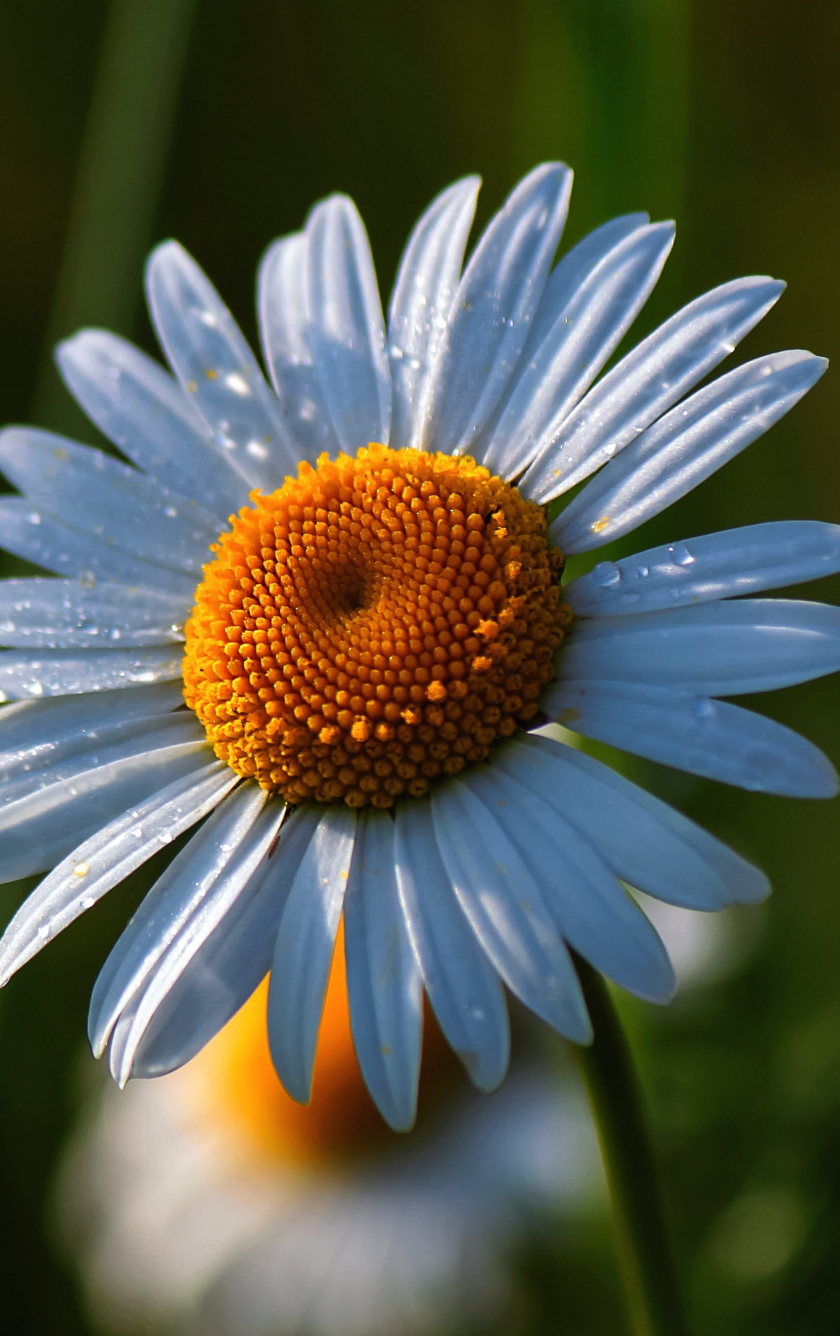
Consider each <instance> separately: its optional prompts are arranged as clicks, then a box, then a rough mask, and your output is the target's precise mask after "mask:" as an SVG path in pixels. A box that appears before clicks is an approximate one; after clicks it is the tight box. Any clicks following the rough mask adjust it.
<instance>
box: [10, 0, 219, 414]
mask: <svg viewBox="0 0 840 1336" xmlns="http://www.w3.org/2000/svg"><path fill="white" fill-rule="evenodd" d="M195 3H196V0H111V7H110V10H109V14H108V19H107V22H106V25H105V32H104V35H103V38H102V50H101V53H100V56H99V62H98V65H97V72H96V79H95V82H94V87H93V92H92V95H91V103H90V109H89V111H88V117H87V124H86V126H85V133H84V139H83V142H82V149H81V156H80V159H79V167H78V171H77V174H76V183H75V186H74V189H73V198H72V201H71V205H70V217H69V221H68V226H67V234H66V237H65V242H64V251H63V254H62V257H61V264H60V266H59V273H58V279H57V282H56V288H55V296H54V299H53V306H52V311H51V313H50V320H49V328H48V337H47V346H46V348H45V350H44V358H43V362H42V365H41V370H40V374H39V378H38V384H37V388H36V392H35V403H34V414H35V417H36V420H38V421H40V422H41V423H42V424H45V425H49V426H52V427H57V428H59V429H61V428H63V429H65V430H71V429H75V428H76V427H77V426H78V425H79V422H80V420H81V419H80V418H79V417H78V415H77V413H76V412H74V409H73V405H72V404H71V402H70V398H69V396H68V395H67V394H66V392H65V391H64V390H63V388H62V386H61V383H60V381H59V379H58V375H57V373H56V370H55V367H54V366H53V363H52V350H53V346H54V344H55V343H56V342H57V341H58V340H59V339H62V338H65V337H66V336H67V335H68V334H72V333H73V332H74V331H75V330H76V329H77V328H78V326H80V325H94V324H95V325H105V326H107V327H108V328H109V329H114V330H117V331H118V332H120V333H122V334H130V333H131V327H132V325H133V323H134V315H135V311H136V308H137V301H138V298H139V294H140V266H141V264H142V262H143V257H144V254H145V251H146V249H147V247H148V245H149V240H150V234H151V231H152V228H153V226H154V217H155V212H156V209H157V202H158V197H159V194H160V187H161V184H162V181H163V173H164V168H165V165H166V155H167V150H168V147H169V140H170V137H171V129H172V122H173V120H174V116H175V110H176V105H177V95H178V88H179V85H180V81H181V75H182V72H183V68H184V61H185V57H186V52H187V42H188V37H189V30H190V24H191V20H192V15H193V10H194V8H195Z"/></svg>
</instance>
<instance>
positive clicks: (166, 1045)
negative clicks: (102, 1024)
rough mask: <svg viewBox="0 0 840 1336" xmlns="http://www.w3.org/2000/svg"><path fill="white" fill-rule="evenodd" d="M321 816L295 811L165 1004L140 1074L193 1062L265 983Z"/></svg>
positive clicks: (140, 1055)
mask: <svg viewBox="0 0 840 1336" xmlns="http://www.w3.org/2000/svg"><path fill="white" fill-rule="evenodd" d="M317 819H318V818H317V813H315V812H313V811H312V809H309V810H308V811H305V810H304V811H301V812H299V813H296V814H295V815H294V816H292V817H289V815H288V812H287V814H286V819H285V821H284V822H283V824H282V826H281V827H280V830H279V831H278V832H277V835H276V836H275V837H274V840H273V842H272V843H271V845H270V847H269V849H268V851H267V853H266V856H265V858H264V859H263V861H262V862H261V863H260V865H259V866H258V868H257V871H256V872H255V873H254V875H253V876H252V877H251V879H250V880H249V881H248V882H247V884H246V885H245V886H244V887H243V889H242V890H241V891H240V893H239V895H238V896H237V897H236V899H235V900H234V901H233V904H232V905H231V906H230V908H229V909H228V911H227V913H226V914H225V915H224V917H223V918H222V919H221V921H220V922H219V923H218V925H217V926H216V927H215V928H214V929H213V931H212V932H211V933H210V935H209V937H208V938H207V939H206V941H204V942H202V944H201V946H200V947H199V949H198V950H197V951H196V952H195V954H194V955H193V956H192V958H191V959H190V960H189V963H188V964H187V965H186V967H185V969H184V970H183V972H182V973H181V974H180V975H179V976H178V977H177V978H176V979H175V981H174V982H173V983H172V986H171V988H170V989H169V992H168V993H167V994H166V996H165V998H164V999H163V1001H162V1002H161V1003H160V1005H159V1006H158V1008H157V1010H156V1012H155V1014H154V1016H153V1017H152V1019H151V1021H150V1022H149V1024H148V1026H147V1028H146V1030H145V1032H144V1034H143V1038H142V1039H141V1041H140V1043H139V1045H138V1048H137V1052H136V1054H135V1057H134V1061H133V1063H132V1067H131V1074H132V1076H140V1077H149V1076H163V1075H164V1074H165V1073H166V1072H171V1071H174V1070H175V1069H176V1068H177V1067H181V1066H183V1064H184V1063H185V1062H189V1060H190V1059H191V1058H193V1057H195V1055H196V1053H198V1052H199V1050H200V1049H202V1048H203V1047H204V1045H205V1044H206V1043H208V1041H209V1040H210V1039H212V1038H213V1036H214V1035H215V1034H217V1033H218V1031H219V1030H221V1028H222V1026H223V1025H226V1024H227V1022H228V1021H229V1020H230V1018H231V1017H232V1016H233V1015H234V1014H235V1013H236V1012H237V1011H238V1010H239V1008H240V1007H241V1006H242V1005H243V1004H244V1003H245V1002H247V1000H248V998H249V997H250V996H251V994H252V993H253V991H254V989H255V988H256V987H257V986H258V985H259V984H260V983H261V981H262V980H263V979H264V978H265V976H266V974H267V973H268V969H269V966H270V964H271V955H272V951H273V948H274V939H275V937H276V935H277V925H278V923H279V920H280V915H281V914H282V912H283V908H284V906H285V904H286V898H287V896H288V893H289V890H290V889H291V885H292V882H293V880H294V877H295V873H296V871H297V868H298V865H299V864H300V860H301V858H302V857H303V854H304V852H305V850H306V846H307V844H308V842H309V838H310V835H311V833H312V830H313V828H314V824H315V822H317ZM134 1001H135V1000H134V998H132V1002H131V1004H130V1008H129V1009H130V1010H131V1011H132V1012H134V1011H135V1006H134Z"/></svg>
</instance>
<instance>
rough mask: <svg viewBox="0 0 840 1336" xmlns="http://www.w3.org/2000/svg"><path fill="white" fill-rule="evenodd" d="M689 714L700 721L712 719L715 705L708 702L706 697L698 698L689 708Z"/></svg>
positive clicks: (710, 701) (711, 701)
mask: <svg viewBox="0 0 840 1336" xmlns="http://www.w3.org/2000/svg"><path fill="white" fill-rule="evenodd" d="M691 713H692V714H693V716H694V718H695V719H699V720H701V721H702V720H703V719H714V717H715V703H714V701H713V700H709V699H708V697H706V696H698V698H697V700H696V701H695V702H694V704H693V705H692V707H691Z"/></svg>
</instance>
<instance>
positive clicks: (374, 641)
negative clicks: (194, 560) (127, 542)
mask: <svg viewBox="0 0 840 1336" xmlns="http://www.w3.org/2000/svg"><path fill="white" fill-rule="evenodd" d="M251 500H252V502H253V504H252V506H250V507H245V508H243V509H242V510H241V511H240V512H239V514H238V515H237V516H235V517H234V518H233V520H232V529H231V532H230V533H226V534H224V535H222V537H221V538H220V539H219V542H218V543H217V544H216V545H215V546H214V548H213V551H215V553H216V559H215V560H214V561H213V562H211V563H210V564H209V565H207V566H205V568H204V580H203V582H202V584H201V585H199V587H198V590H197V592H196V603H195V607H194V609H193V612H192V615H191V617H190V620H189V621H188V623H187V627H186V641H187V644H186V656H185V660H184V696H185V699H186V701H187V704H188V705H189V706H190V708H191V709H193V710H194V711H195V713H196V714H197V716H198V718H199V719H200V720H201V722H202V724H203V725H204V727H205V729H206V731H207V737H208V739H209V741H210V742H211V744H212V746H213V748H214V750H215V752H216V755H217V756H218V757H219V758H220V759H221V760H223V761H226V762H227V764H228V765H230V766H231V767H232V768H233V769H234V770H235V771H236V772H237V774H240V775H243V776H248V777H253V778H255V779H256V780H257V781H258V782H259V784H260V785H261V786H262V787H263V788H264V789H266V790H267V791H269V792H270V793H276V794H280V795H282V796H283V797H284V798H285V799H286V801H287V802H291V803H300V802H307V801H316V802H321V803H330V802H337V801H341V800H343V801H344V802H345V803H347V804H348V805H349V806H350V807H363V806H365V805H366V804H372V805H373V806H375V807H390V806H391V805H392V804H393V803H394V801H395V799H397V798H399V797H401V796H403V795H408V796H414V797H419V796H421V795H422V794H424V793H426V792H427V790H428V788H429V785H430V783H431V782H432V781H434V780H435V779H436V778H438V777H439V776H445V775H454V774H457V773H458V772H459V771H460V770H461V769H463V767H464V766H465V765H468V764H470V763H473V762H476V761H482V760H484V759H485V758H486V757H487V755H488V754H489V752H490V749H491V747H492V746H493V744H494V743H495V742H496V741H497V740H498V739H500V738H504V737H509V736H510V735H511V734H512V733H513V732H514V731H515V729H516V728H517V727H518V726H519V725H520V724H527V723H528V722H529V721H530V720H533V718H534V716H535V715H536V713H537V710H538V699H539V696H540V693H541V691H542V689H543V687H544V686H545V685H546V683H548V682H549V681H551V678H552V676H553V668H552V659H553V656H554V654H555V651H556V650H557V647H558V646H559V644H560V642H561V640H562V638H563V631H564V627H565V626H566V625H567V623H568V621H569V619H570V612H569V609H568V607H567V606H566V605H565V604H563V603H562V601H561V594H560V589H559V574H560V571H561V569H562V565H563V558H562V556H561V554H560V552H559V551H557V549H552V548H549V547H548V544H547V541H546V523H545V517H544V514H543V510H542V507H540V506H537V505H535V504H534V503H533V502H529V501H526V500H524V499H523V497H522V496H521V495H520V493H519V492H518V491H517V489H516V488H515V487H512V486H510V485H509V484H507V483H504V482H502V481H501V479H500V478H497V477H493V476H491V474H490V473H489V471H488V470H487V469H485V468H482V467H480V466H478V465H476V464H475V463H474V462H473V460H471V459H469V458H467V457H463V458H454V457H450V456H447V455H442V454H437V455H433V454H427V453H424V452H422V451H418V450H408V449H407V450H391V449H389V448H387V447H386V446H382V445H376V444H373V445H368V446H366V447H363V448H362V449H360V450H359V451H358V453H357V455H356V457H355V458H353V457H351V456H349V455H345V454H342V455H340V456H339V457H338V458H337V459H336V460H330V459H329V457H328V456H327V455H322V456H321V457H320V459H319V460H318V463H317V467H315V468H313V467H312V466H311V465H310V464H308V463H302V464H300V465H299V469H298V477H297V478H287V480H286V482H285V484H284V485H283V487H281V488H280V489H279V490H278V491H276V492H274V493H273V494H272V495H271V496H263V495H261V494H259V493H254V494H253V495H252V497H251Z"/></svg>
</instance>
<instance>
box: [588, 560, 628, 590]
mask: <svg viewBox="0 0 840 1336" xmlns="http://www.w3.org/2000/svg"><path fill="white" fill-rule="evenodd" d="M592 583H593V584H594V585H597V586H598V588H599V589H609V588H611V586H613V585H617V584H620V583H621V571H620V570H619V568H618V567H617V566H616V564H615V562H614V561H599V562H598V565H597V566H596V567H595V568H594V570H593V572H592Z"/></svg>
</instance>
